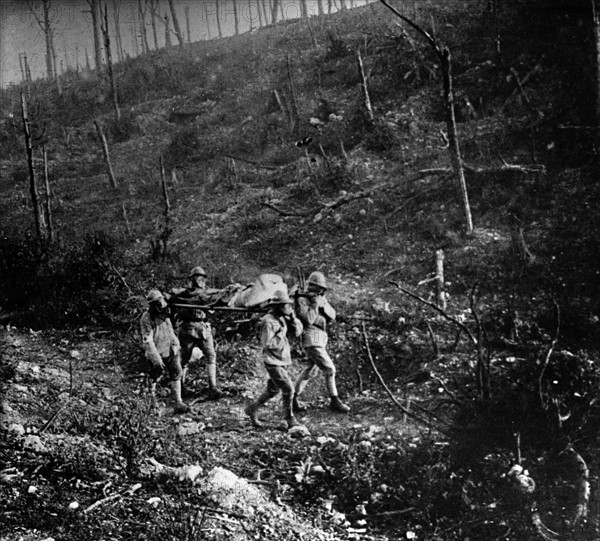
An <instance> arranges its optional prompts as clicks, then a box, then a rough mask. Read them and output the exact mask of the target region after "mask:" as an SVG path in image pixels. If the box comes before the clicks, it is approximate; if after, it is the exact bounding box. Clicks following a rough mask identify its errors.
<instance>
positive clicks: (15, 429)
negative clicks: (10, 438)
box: [8, 423, 25, 436]
mask: <svg viewBox="0 0 600 541" xmlns="http://www.w3.org/2000/svg"><path fill="white" fill-rule="evenodd" d="M8 431H9V432H12V433H13V434H16V435H17V436H23V435H24V434H25V428H24V427H23V425H22V424H19V423H11V424H10V425H8Z"/></svg>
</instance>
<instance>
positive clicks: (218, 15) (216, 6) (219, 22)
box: [215, 0, 223, 38]
mask: <svg viewBox="0 0 600 541" xmlns="http://www.w3.org/2000/svg"><path fill="white" fill-rule="evenodd" d="M215 12H216V15H217V31H218V32H219V37H220V38H222V37H223V29H222V28H221V13H220V12H219V0H215Z"/></svg>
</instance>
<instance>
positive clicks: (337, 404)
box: [306, 346, 350, 413]
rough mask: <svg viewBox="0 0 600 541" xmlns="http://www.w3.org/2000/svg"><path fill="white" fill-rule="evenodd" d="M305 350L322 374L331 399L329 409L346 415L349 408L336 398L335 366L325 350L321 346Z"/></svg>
mask: <svg viewBox="0 0 600 541" xmlns="http://www.w3.org/2000/svg"><path fill="white" fill-rule="evenodd" d="M306 349H307V350H310V352H308V351H307V352H308V354H309V356H310V357H311V358H312V359H313V360H314V362H315V364H316V365H317V366H318V367H319V368H320V369H321V371H322V372H323V376H324V378H325V385H326V386H327V392H328V393H329V397H330V399H331V403H330V405H329V407H330V408H331V409H332V410H333V411H337V412H338V413H348V412H349V411H350V408H349V407H348V406H346V404H344V403H343V402H342V401H341V400H340V398H339V396H338V390H337V385H336V382H335V374H336V370H335V365H334V364H333V361H332V360H331V357H330V356H329V353H327V350H326V349H325V348H324V347H321V346H313V347H310V348H306Z"/></svg>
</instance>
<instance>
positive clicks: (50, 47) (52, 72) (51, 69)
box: [42, 0, 57, 81]
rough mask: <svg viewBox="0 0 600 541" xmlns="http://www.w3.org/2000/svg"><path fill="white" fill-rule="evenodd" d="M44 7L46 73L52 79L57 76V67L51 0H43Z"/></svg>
mask: <svg viewBox="0 0 600 541" xmlns="http://www.w3.org/2000/svg"><path fill="white" fill-rule="evenodd" d="M42 5H43V8H44V24H43V27H42V29H43V31H44V37H45V38H46V74H47V76H48V79H49V80H50V81H51V80H52V79H54V77H56V75H57V73H56V69H55V67H56V66H55V65H54V44H53V43H52V28H51V27H50V8H51V5H50V0H43V2H42Z"/></svg>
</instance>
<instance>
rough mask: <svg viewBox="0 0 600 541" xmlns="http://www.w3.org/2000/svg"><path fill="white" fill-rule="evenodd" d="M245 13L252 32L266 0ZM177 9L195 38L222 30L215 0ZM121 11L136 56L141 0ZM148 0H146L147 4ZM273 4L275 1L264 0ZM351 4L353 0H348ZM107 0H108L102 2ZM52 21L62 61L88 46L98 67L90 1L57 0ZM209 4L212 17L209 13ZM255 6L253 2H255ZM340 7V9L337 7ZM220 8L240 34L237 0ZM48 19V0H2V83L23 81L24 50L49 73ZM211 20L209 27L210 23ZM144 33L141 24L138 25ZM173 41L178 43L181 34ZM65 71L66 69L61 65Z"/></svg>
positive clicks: (183, 1)
mask: <svg viewBox="0 0 600 541" xmlns="http://www.w3.org/2000/svg"><path fill="white" fill-rule="evenodd" d="M237 1H238V6H239V7H238V10H239V11H240V13H239V21H240V22H239V25H240V32H246V31H248V30H249V28H250V21H251V19H252V24H253V26H254V27H257V26H258V14H257V11H256V3H257V2H258V1H262V0H237ZM174 2H175V6H176V11H177V15H178V19H179V24H180V26H181V30H182V32H183V33H184V35H185V33H186V24H185V8H186V7H188V8H189V12H190V31H191V32H190V34H191V38H192V41H198V40H201V39H207V38H208V28H210V33H211V37H213V38H214V37H215V36H216V35H217V25H216V13H215V10H216V5H215V2H214V0H174ZM117 3H118V5H119V12H120V21H121V22H120V26H121V34H122V41H123V48H124V49H125V52H126V53H128V54H130V55H132V56H133V52H134V48H135V45H134V40H133V36H134V35H135V34H136V32H135V30H134V26H133V25H134V21H135V24H136V25H137V21H138V14H137V12H138V8H137V6H138V1H137V0H118V2H117ZM145 3H146V4H147V3H148V1H147V0H142V4H145ZM264 3H266V4H267V5H268V4H269V0H264ZM346 3H347V5H348V7H350V0H346ZM353 3H354V4H355V5H356V6H359V5H364V3H365V0H356V1H354V2H353ZM102 4H104V2H102ZM307 4H308V8H309V12H310V13H313V14H316V13H317V0H307ZM51 5H52V9H51V23H52V26H53V28H54V29H55V30H54V35H55V37H54V47H55V49H56V53H57V57H58V62H59V64H60V62H62V68H63V69H66V68H67V64H68V65H69V66H70V67H71V68H74V67H75V66H76V64H79V66H85V55H86V49H87V54H88V56H89V58H90V63H91V64H92V67H93V65H94V46H93V37H92V24H91V16H90V14H89V6H88V4H87V1H86V0H51ZM112 5H113V1H112V0H109V1H108V8H109V18H108V20H109V27H110V28H111V30H114V27H113V21H114V19H113V15H112ZM203 5H205V6H206V8H207V12H208V17H207V16H206V15H205V13H204V6H203ZM159 6H160V7H159V9H160V12H161V13H162V14H164V13H167V11H168V0H159ZM250 6H251V7H250ZM283 6H284V13H285V15H286V19H293V18H297V17H299V16H300V2H299V0H283ZM323 6H324V8H325V9H327V0H323ZM334 6H339V0H335V1H334ZM334 9H335V8H334ZM219 10H220V15H221V22H222V27H223V33H224V34H225V35H230V34H233V33H234V15H233V4H232V1H231V0H219ZM42 19H43V15H42V0H0V85H1V86H3V87H4V86H6V85H8V84H10V83H18V82H20V81H21V69H20V66H19V55H27V60H28V62H29V65H30V69H31V74H32V78H33V79H36V78H39V77H45V75H46V61H45V51H46V48H45V39H44V33H43V32H42V30H41V28H40V24H39V23H38V21H41V20H42ZM146 23H147V24H146V26H147V28H148V40H149V41H150V45H151V47H152V43H153V35H152V28H151V26H150V17H149V16H147V19H146ZM207 25H208V26H207ZM157 26H158V36H159V45H160V46H163V45H164V42H165V35H164V34H165V32H164V30H165V27H164V24H163V23H162V22H158V23H157ZM137 34H138V35H139V29H138V30H137ZM111 37H112V38H113V39H111V42H112V44H113V47H112V49H113V51H112V57H113V59H116V58H117V55H116V53H115V50H114V36H111ZM172 41H173V44H177V40H176V38H175V36H173V38H172ZM59 71H60V68H59Z"/></svg>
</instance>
